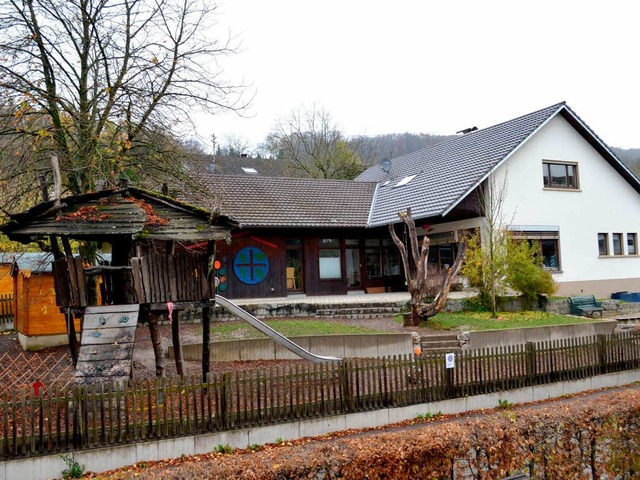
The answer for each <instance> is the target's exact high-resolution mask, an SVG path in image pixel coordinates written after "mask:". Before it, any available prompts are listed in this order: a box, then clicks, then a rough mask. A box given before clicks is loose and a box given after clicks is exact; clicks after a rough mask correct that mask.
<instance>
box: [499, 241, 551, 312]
mask: <svg viewBox="0 0 640 480" xmlns="http://www.w3.org/2000/svg"><path fill="white" fill-rule="evenodd" d="M508 248H509V263H508V266H507V283H508V284H509V286H510V287H511V288H513V289H514V290H516V291H518V292H520V293H521V294H522V300H523V307H525V308H527V309H531V308H533V307H534V305H535V302H536V300H537V298H538V296H539V295H553V293H554V292H555V291H556V288H557V287H556V283H555V281H554V280H553V277H552V276H551V273H549V272H548V271H546V270H544V269H543V268H542V267H541V266H540V264H539V261H538V253H539V252H538V248H537V246H534V245H531V244H529V242H526V241H516V240H510V241H509V245H508Z"/></svg>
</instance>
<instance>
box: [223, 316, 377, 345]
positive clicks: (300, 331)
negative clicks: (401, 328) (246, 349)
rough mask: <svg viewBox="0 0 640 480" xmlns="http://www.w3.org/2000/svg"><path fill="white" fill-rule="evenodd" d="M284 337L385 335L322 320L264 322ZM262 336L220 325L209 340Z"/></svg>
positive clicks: (243, 327) (238, 325)
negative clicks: (358, 334) (357, 334)
mask: <svg viewBox="0 0 640 480" xmlns="http://www.w3.org/2000/svg"><path fill="white" fill-rule="evenodd" d="M265 323H266V324H267V325H269V326H270V327H271V328H273V329H274V330H276V331H278V332H279V333H281V334H282V335H284V336H286V337H300V336H305V335H348V334H356V333H385V332H384V331H383V330H375V329H373V328H363V327H355V326H352V325H344V324H342V323H336V322H324V321H322V320H300V319H297V320H268V321H266V322H265ZM263 337H264V335H263V334H262V333H260V332H259V331H258V330H256V329H255V328H253V327H252V326H251V325H249V324H247V323H244V322H242V323H235V322H234V323H221V324H217V325H214V326H212V327H211V340H212V341H221V340H243V339H247V338H263Z"/></svg>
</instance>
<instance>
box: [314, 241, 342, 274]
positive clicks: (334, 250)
mask: <svg viewBox="0 0 640 480" xmlns="http://www.w3.org/2000/svg"><path fill="white" fill-rule="evenodd" d="M318 243H319V244H318V262H319V265H318V267H319V273H320V279H321V280H334V279H340V278H342V268H341V266H340V240H338V239H336V238H323V239H321V240H320V241H319V242H318Z"/></svg>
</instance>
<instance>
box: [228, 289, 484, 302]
mask: <svg viewBox="0 0 640 480" xmlns="http://www.w3.org/2000/svg"><path fill="white" fill-rule="evenodd" d="M474 295H476V292H475V291H463V292H450V293H449V298H454V299H455V298H468V297H473V296H474ZM410 299H411V296H410V295H409V293H408V292H392V293H369V294H365V293H357V294H350V295H316V296H307V295H304V294H303V295H291V296H289V297H267V298H237V299H231V301H232V302H233V303H235V304H236V305H264V304H278V305H289V304H295V303H309V304H320V305H349V304H361V303H370V304H379V303H398V302H402V303H404V302H408V301H409V300H410Z"/></svg>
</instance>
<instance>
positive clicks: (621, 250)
mask: <svg viewBox="0 0 640 480" xmlns="http://www.w3.org/2000/svg"><path fill="white" fill-rule="evenodd" d="M616 239H618V250H617V251H616ZM611 254H612V255H614V256H616V257H619V256H621V255H624V236H623V235H622V233H620V232H614V233H612V234H611Z"/></svg>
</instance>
